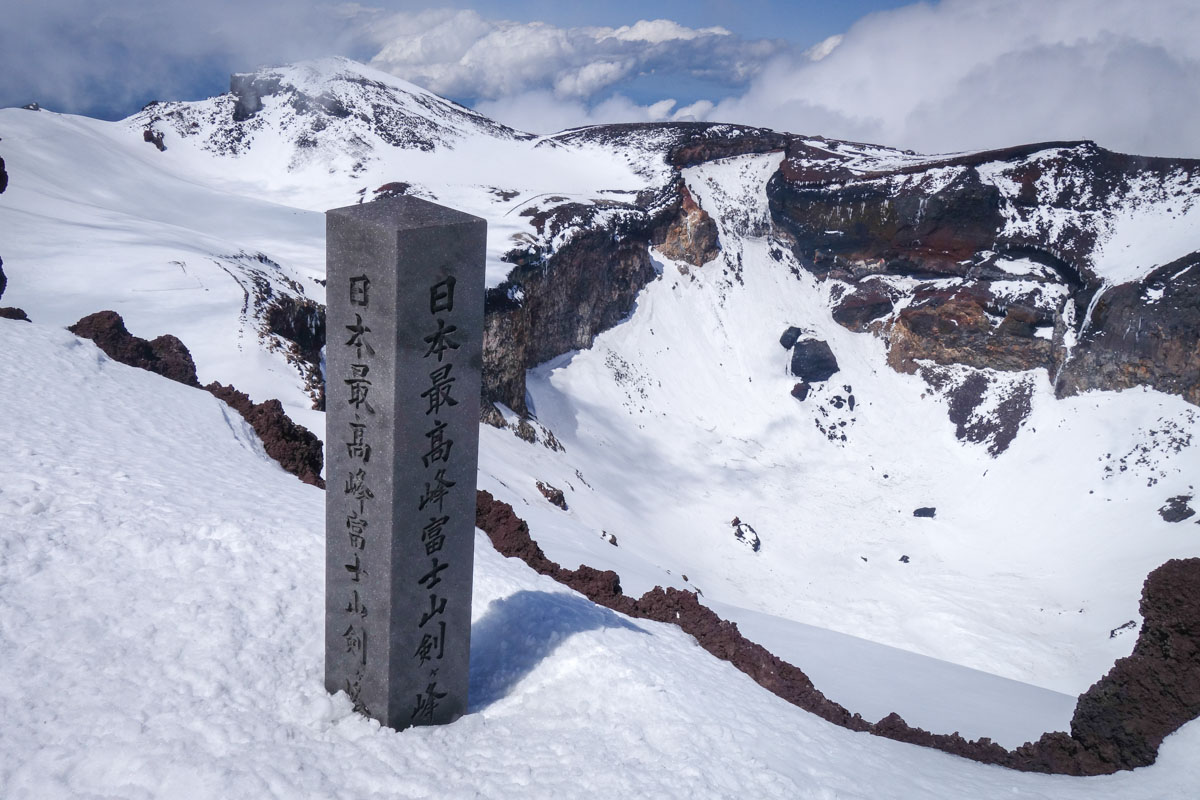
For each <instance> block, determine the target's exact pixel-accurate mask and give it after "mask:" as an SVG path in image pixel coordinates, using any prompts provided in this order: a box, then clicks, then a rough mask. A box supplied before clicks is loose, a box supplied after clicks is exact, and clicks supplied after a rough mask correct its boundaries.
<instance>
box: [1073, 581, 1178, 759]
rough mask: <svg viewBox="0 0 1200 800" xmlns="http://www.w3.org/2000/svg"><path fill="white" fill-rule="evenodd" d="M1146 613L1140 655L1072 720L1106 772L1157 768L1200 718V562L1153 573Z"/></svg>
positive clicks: (1092, 693)
mask: <svg viewBox="0 0 1200 800" xmlns="http://www.w3.org/2000/svg"><path fill="white" fill-rule="evenodd" d="M1140 611H1141V614H1142V629H1141V631H1140V632H1139V633H1138V640H1137V644H1135V645H1134V648H1133V654H1132V655H1130V656H1129V657H1127V658H1122V659H1119V660H1118V661H1117V663H1116V664H1115V665H1114V666H1113V668H1112V669H1111V670H1110V671H1109V673H1108V674H1107V675H1105V676H1104V677H1103V678H1101V679H1100V680H1099V681H1097V682H1096V683H1095V684H1094V685H1093V686H1092V687H1091V688H1090V689H1088V690H1087V691H1086V692H1084V693H1083V694H1082V695H1081V696H1080V698H1079V703H1078V705H1076V707H1075V715H1074V717H1072V719H1071V738H1072V739H1075V740H1076V741H1078V742H1079V743H1080V745H1081V747H1082V748H1083V749H1084V751H1085V752H1086V753H1088V754H1089V755H1090V756H1092V757H1094V758H1095V759H1096V760H1097V761H1098V762H1099V764H1098V765H1097V767H1099V768H1100V769H1103V770H1104V771H1112V770H1117V769H1134V768H1136V767H1143V766H1146V765H1148V764H1153V763H1154V760H1155V758H1156V757H1157V755H1158V746H1159V745H1160V744H1161V743H1162V740H1163V739H1165V738H1166V737H1167V736H1168V735H1169V734H1171V733H1174V732H1175V731H1176V730H1178V729H1179V728H1180V727H1181V726H1182V725H1184V724H1186V723H1188V722H1191V721H1192V720H1193V719H1195V718H1196V717H1197V716H1200V558H1188V559H1173V560H1171V561H1168V562H1167V563H1166V564H1163V565H1162V566H1161V567H1159V568H1158V569H1156V570H1154V571H1153V572H1151V573H1150V575H1149V576H1148V577H1147V578H1146V582H1145V584H1144V586H1143V588H1142V600H1141V605H1140ZM1098 771H1099V770H1098Z"/></svg>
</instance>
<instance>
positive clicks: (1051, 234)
mask: <svg viewBox="0 0 1200 800" xmlns="http://www.w3.org/2000/svg"><path fill="white" fill-rule="evenodd" d="M1198 192H1200V161H1194V160H1186V159H1165V158H1142V157H1135V156H1127V155H1123V154H1119V153H1113V152H1110V151H1107V150H1104V149H1103V148H1100V147H1097V146H1096V145H1095V144H1093V143H1091V142H1047V143H1043V144H1032V145H1026V146H1021V147H1012V148H1006V149H1003V150H994V151H987V152H979V153H970V154H966V155H962V156H955V157H950V158H929V157H923V156H918V155H916V154H913V153H906V152H901V151H895V150H889V149H887V148H879V147H873V146H870V145H859V144H853V143H849V142H837V141H831V140H825V139H821V138H819V137H816V138H802V137H795V138H793V139H792V140H791V141H790V142H789V144H788V147H787V150H786V157H785V159H784V160H783V162H782V163H781V165H780V168H779V170H778V171H777V172H776V174H775V175H774V176H773V177H772V178H771V180H770V182H769V184H768V187H767V195H768V201H769V207H770V212H771V217H772V221H773V223H774V225H775V234H776V236H777V237H778V238H779V239H780V241H781V242H783V243H784V244H786V245H788V246H789V247H790V248H791V250H792V252H793V254H794V255H795V256H796V258H797V260H798V261H799V262H800V264H801V266H802V267H803V268H804V269H806V270H808V271H810V272H812V273H813V274H814V275H816V276H818V278H820V279H823V280H825V281H828V282H830V283H831V284H832V286H831V289H830V299H831V305H832V312H833V317H834V319H835V320H836V321H837V322H838V323H840V324H841V325H843V326H844V327H846V328H848V329H850V330H853V331H856V332H873V333H876V334H878V335H880V336H882V337H884V338H885V340H886V341H887V342H888V346H889V355H888V360H889V364H890V365H891V366H892V367H893V368H895V369H897V370H899V371H902V372H909V373H913V372H921V373H922V374H923V375H925V377H927V378H928V377H929V375H928V374H927V371H926V370H925V369H924V368H923V367H922V365H928V364H932V365H941V366H959V365H961V366H966V367H970V368H973V369H978V370H991V371H1000V372H1022V371H1028V370H1046V372H1047V374H1048V375H1049V377H1050V380H1051V381H1052V383H1053V385H1054V387H1055V390H1056V393H1057V394H1058V395H1059V396H1060V397H1062V396H1067V395H1071V394H1076V393H1078V392H1082V391H1087V390H1089V389H1108V390H1113V389H1124V388H1130V387H1133V386H1150V387H1153V388H1155V389H1158V390H1160V391H1163V392H1167V393H1171V394H1178V395H1180V396H1182V397H1183V398H1184V399H1186V400H1188V401H1189V402H1191V403H1194V404H1200V252H1195V253H1191V254H1188V255H1183V254H1180V255H1181V256H1182V257H1180V258H1179V259H1178V260H1176V261H1174V262H1172V263H1169V264H1166V265H1163V266H1159V267H1157V268H1154V269H1153V270H1152V271H1150V269H1149V268H1150V267H1153V263H1151V264H1148V265H1147V268H1148V269H1147V272H1148V274H1147V275H1146V277H1145V278H1143V279H1139V280H1135V281H1134V282H1132V283H1125V284H1120V285H1115V286H1113V285H1109V283H1108V278H1106V277H1105V273H1104V272H1103V270H1102V269H1101V264H1102V262H1104V259H1105V256H1104V253H1105V251H1104V247H1105V246H1106V242H1107V241H1108V237H1109V236H1110V235H1111V232H1112V228H1111V227H1110V226H1111V225H1112V224H1115V223H1113V222H1112V220H1114V219H1118V218H1120V217H1121V216H1122V215H1128V214H1132V213H1135V212H1136V213H1141V212H1140V211H1138V209H1144V208H1145V207H1147V206H1148V205H1153V204H1157V205H1155V207H1157V206H1158V205H1161V206H1162V211H1163V214H1167V215H1170V214H1173V213H1176V212H1179V211H1180V210H1181V209H1186V208H1190V207H1191V205H1192V204H1193V203H1195V202H1196V201H1195V199H1194V198H1195V195H1196V194H1197V193H1198ZM1167 218H1169V217H1167ZM1135 257H1136V256H1135ZM1147 257H1150V256H1147ZM1111 262H1112V258H1111V255H1110V256H1108V257H1107V262H1105V263H1107V264H1108V265H1107V266H1105V267H1104V269H1110V270H1111V269H1112V264H1111ZM1129 266H1131V267H1134V266H1136V265H1129ZM1121 269H1122V270H1126V271H1127V272H1128V273H1129V274H1137V270H1136V269H1132V270H1129V269H1127V268H1126V267H1125V266H1122V267H1121ZM961 385H965V384H964V383H963V382H962V381H960V386H961ZM971 385H972V386H975V384H971ZM968 393H970V392H968ZM974 394H975V395H976V396H977V397H979V398H980V400H982V396H983V393H981V392H974ZM960 395H962V396H960V400H962V399H963V398H964V397H965V395H963V393H962V392H960ZM1019 405H1020V403H1014V404H1013V407H1012V409H1010V410H1015V409H1016V408H1017V406H1019ZM979 408H980V407H979V406H975V407H972V408H967V407H966V406H965V405H964V404H963V403H962V402H960V403H959V404H958V408H957V411H952V413H954V414H957V416H958V417H959V419H960V421H961V420H962V419H965V418H966V417H975V416H978V414H977V411H978V410H979ZM1014 413H1015V411H1014ZM1006 427H1007V428H1008V429H1009V430H1010V431H1011V432H1014V434H1015V430H1016V429H1017V427H1019V425H1018V426H1016V427H1014V426H1013V425H1012V424H1011V421H1010V423H1009V424H1006ZM959 428H960V436H963V437H964V438H969V437H972V436H974V437H975V439H978V438H979V434H977V433H976V434H972V433H971V432H970V426H969V425H967V426H964V425H961V424H960V425H959ZM993 444H994V440H993ZM1004 446H1007V445H1004ZM1003 449H1004V448H1003V447H1000V448H998V449H995V451H994V452H1000V451H1002V450H1003Z"/></svg>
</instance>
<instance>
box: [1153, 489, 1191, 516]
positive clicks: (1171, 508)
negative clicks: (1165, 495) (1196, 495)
mask: <svg viewBox="0 0 1200 800" xmlns="http://www.w3.org/2000/svg"><path fill="white" fill-rule="evenodd" d="M1191 499H1192V496H1191V495H1190V494H1181V495H1177V496H1175V497H1172V498H1171V499H1170V500H1168V501H1167V502H1166V504H1165V505H1164V506H1163V507H1162V508H1160V509H1159V510H1158V515H1159V516H1160V517H1162V518H1163V519H1165V520H1166V521H1167V522H1183V521H1184V520H1185V519H1188V518H1189V517H1192V516H1194V515H1195V513H1196V512H1195V510H1194V509H1193V508H1192V507H1191V506H1190V505H1188V503H1189V502H1190V501H1191Z"/></svg>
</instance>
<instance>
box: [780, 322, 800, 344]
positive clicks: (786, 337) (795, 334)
mask: <svg viewBox="0 0 1200 800" xmlns="http://www.w3.org/2000/svg"><path fill="white" fill-rule="evenodd" d="M803 335H804V329H803V328H797V327H796V326H795V325H792V326H790V327H789V328H788V329H787V330H786V331H784V332H783V335H782V336H780V337H779V345H780V346H781V347H782V348H783V349H784V350H791V349H792V346H793V345H794V344H796V342H797V341H799V339H800V337H801V336H803Z"/></svg>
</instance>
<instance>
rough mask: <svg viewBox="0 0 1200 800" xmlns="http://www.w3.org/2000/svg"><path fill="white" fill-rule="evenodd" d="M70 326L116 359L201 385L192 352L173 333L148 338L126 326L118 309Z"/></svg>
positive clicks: (78, 334)
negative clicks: (134, 333) (131, 331)
mask: <svg viewBox="0 0 1200 800" xmlns="http://www.w3.org/2000/svg"><path fill="white" fill-rule="evenodd" d="M67 330H69V331H71V333H73V334H75V335H76V336H79V337H82V338H84V339H91V340H92V341H93V342H95V343H96V346H97V347H99V348H100V349H101V350H102V351H104V354H105V355H107V356H108V357H109V358H111V359H112V360H113V361H120V362H121V363H122V364H128V365H129V366H131V367H139V368H141V369H144V370H148V371H150V372H153V373H155V374H158V375H162V376H163V377H164V378H170V379H171V380H173V381H178V382H179V383H182V384H185V385H187V386H197V387H198V386H199V385H200V381H199V380H197V379H196V362H194V361H193V360H192V354H191V353H190V352H189V351H188V349H187V347H185V346H184V344H183V342H181V341H179V339H177V338H175V337H174V336H172V335H170V334H169V333H168V334H164V335H162V336H159V337H158V338H156V339H154V340H152V341H146V340H145V339H142V338H141V337H138V336H134V335H133V334H131V333H130V332H129V331H128V330H127V329H126V328H125V320H123V319H121V315H120V314H118V313H117V312H115V311H97V312H96V313H95V314H89V315H87V316H86V317H84V318H83V319H81V320H79V322H76V323H75V324H74V325H72V326H71V327H69V328H68V329H67Z"/></svg>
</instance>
